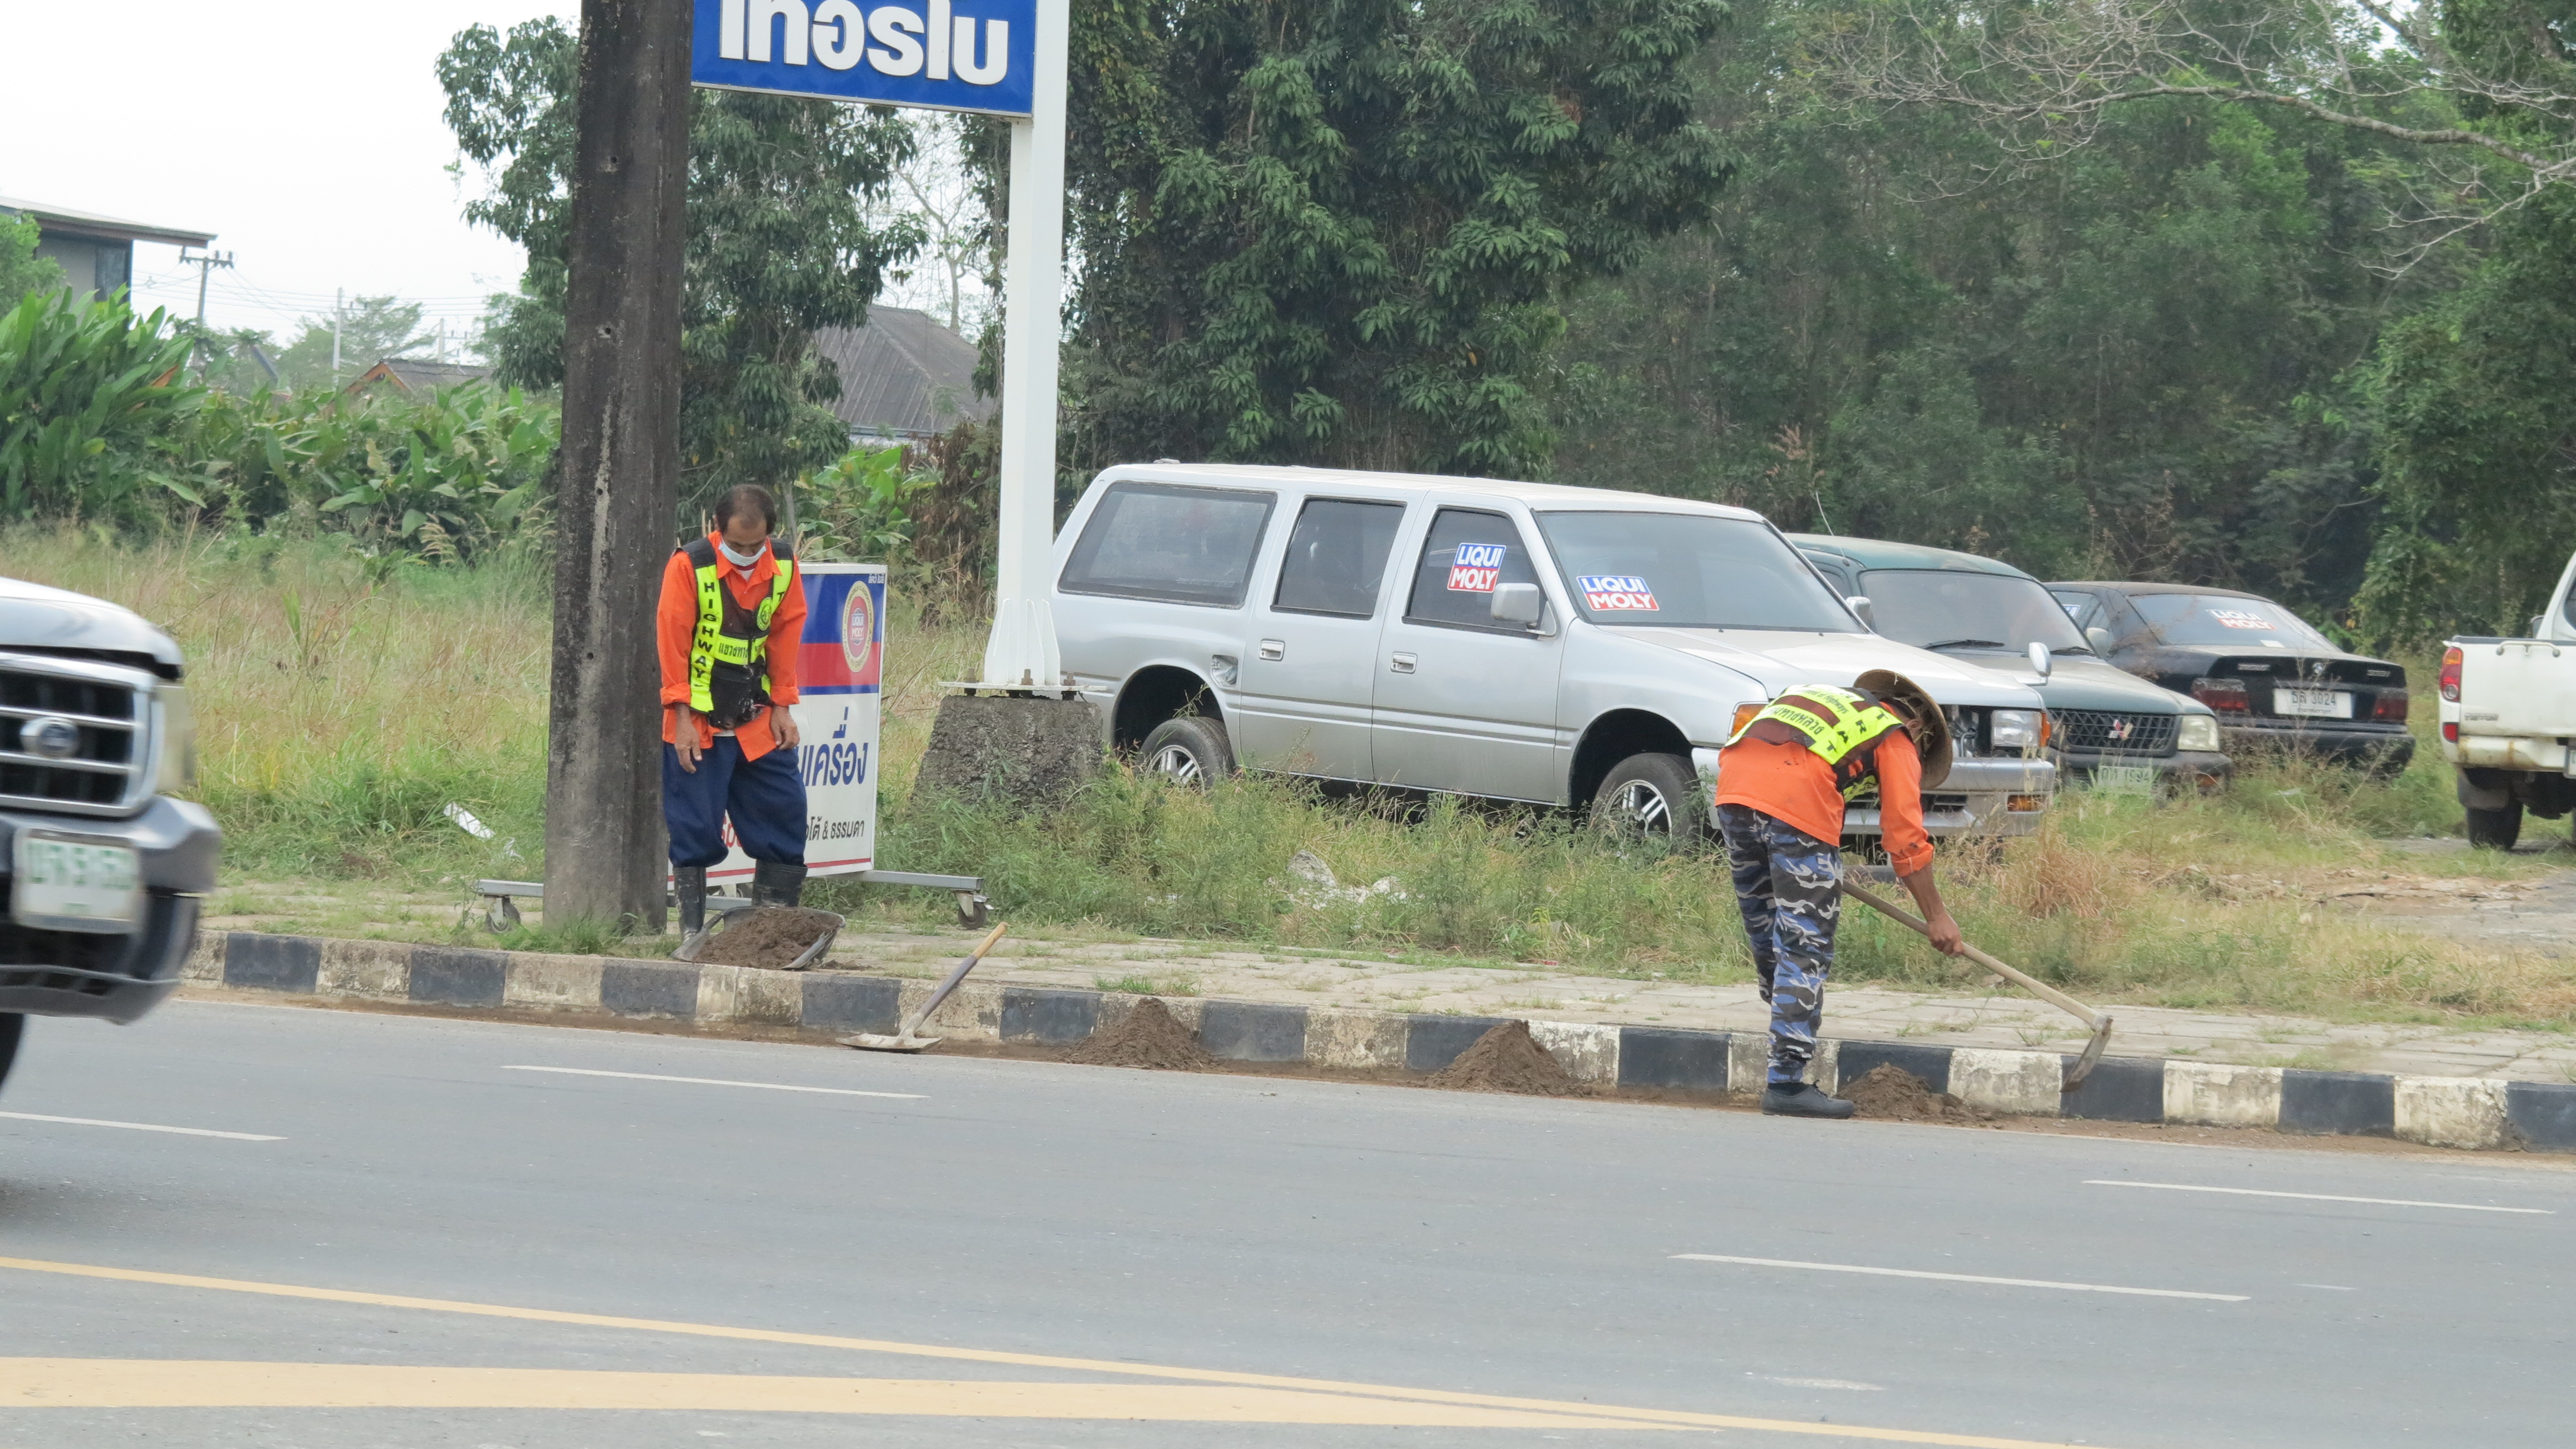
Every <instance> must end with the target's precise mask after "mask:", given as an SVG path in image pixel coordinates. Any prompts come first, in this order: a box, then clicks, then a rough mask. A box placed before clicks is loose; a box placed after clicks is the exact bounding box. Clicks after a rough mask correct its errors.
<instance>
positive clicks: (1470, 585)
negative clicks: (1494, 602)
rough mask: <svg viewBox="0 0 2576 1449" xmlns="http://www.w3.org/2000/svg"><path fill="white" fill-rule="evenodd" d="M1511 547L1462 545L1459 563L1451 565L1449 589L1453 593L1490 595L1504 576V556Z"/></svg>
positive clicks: (1459, 548)
mask: <svg viewBox="0 0 2576 1449" xmlns="http://www.w3.org/2000/svg"><path fill="white" fill-rule="evenodd" d="M1510 551H1511V550H1510V547H1509V546H1508V545H1505V544H1499V543H1462V544H1460V545H1458V558H1457V561H1456V562H1454V563H1452V564H1450V565H1449V588H1450V591H1451V592H1453V593H1460V594H1490V593H1492V592H1493V591H1494V583H1495V581H1496V580H1498V579H1500V578H1501V577H1502V576H1503V555H1504V554H1506V553H1508V552H1510Z"/></svg>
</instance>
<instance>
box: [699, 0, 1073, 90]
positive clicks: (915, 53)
mask: <svg viewBox="0 0 2576 1449" xmlns="http://www.w3.org/2000/svg"><path fill="white" fill-rule="evenodd" d="M695 3H696V6H697V13H696V18H695V25H696V31H695V38H694V40H693V42H692V46H691V51H690V59H689V79H690V81H691V82H692V83H694V84H697V85H702V86H714V87H717V88H719V89H723V90H737V91H769V92H773V93H775V94H778V95H789V96H821V97H825V98H828V99H831V100H840V101H876V102H882V103H884V104H886V105H894V106H925V107H929V108H931V109H934V110H943V111H977V112H984V113H988V114H992V115H1003V116H1025V115H1027V114H1029V107H1030V95H1031V92H1032V89H1033V81H1034V78H1035V73H1036V70H1037V33H1038V23H1037V3H1036V0H906V3H900V4H873V5H871V4H862V3H860V0H695Z"/></svg>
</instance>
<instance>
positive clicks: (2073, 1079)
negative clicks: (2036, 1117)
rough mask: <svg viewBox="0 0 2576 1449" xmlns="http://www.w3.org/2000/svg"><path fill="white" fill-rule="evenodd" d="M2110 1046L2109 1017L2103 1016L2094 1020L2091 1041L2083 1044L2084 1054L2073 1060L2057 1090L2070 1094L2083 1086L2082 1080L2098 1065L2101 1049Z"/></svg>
mask: <svg viewBox="0 0 2576 1449" xmlns="http://www.w3.org/2000/svg"><path fill="white" fill-rule="evenodd" d="M2110 1044H2111V1018H2110V1016H2109V1015H2108V1014H2105V1015H2102V1016H2099V1017H2096V1018H2094V1022H2093V1039H2092V1040H2091V1041H2088V1042H2086V1043H2085V1044H2084V1054H2083V1055H2082V1056H2079V1057H2077V1058H2076V1059H2075V1065H2073V1066H2071V1067H2068V1068H2067V1069H2066V1080H2065V1081H2064V1082H2062V1083H2060V1084H2059V1086H2058V1088H2057V1090H2058V1091H2060V1092H2072V1091H2074V1090H2075V1089H2076V1088H2078V1087H2080V1086H2083V1085H2084V1079H2085V1078H2086V1077H2089V1076H2091V1075H2093V1068H2094V1067H2095V1066H2097V1065H2099V1064H2100V1062H2101V1060H2102V1050H2103V1048H2105V1047H2107V1046H2109V1045H2110Z"/></svg>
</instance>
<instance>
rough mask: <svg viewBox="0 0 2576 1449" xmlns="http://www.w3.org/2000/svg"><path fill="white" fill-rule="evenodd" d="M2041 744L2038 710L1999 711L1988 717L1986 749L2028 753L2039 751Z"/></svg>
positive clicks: (1998, 751) (1999, 751)
mask: <svg viewBox="0 0 2576 1449" xmlns="http://www.w3.org/2000/svg"><path fill="white" fill-rule="evenodd" d="M2040 742H2041V741H2040V734H2039V711H2038V710H2035V709H1999V710H1996V711H1995V712H1994V713H1993V714H1991V715H1989V716H1987V717H1986V748H1987V749H1989V750H1992V751H1995V752H1997V753H2002V752H2004V751H2008V750H2019V751H2021V752H2023V753H2028V752H2029V751H2032V750H2035V749H2038V748H2039V746H2040Z"/></svg>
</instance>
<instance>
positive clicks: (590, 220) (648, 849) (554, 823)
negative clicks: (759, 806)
mask: <svg viewBox="0 0 2576 1449" xmlns="http://www.w3.org/2000/svg"><path fill="white" fill-rule="evenodd" d="M576 85H577V87H578V94H577V97H576V100H575V107H574V131H575V136H574V143H573V148H574V169H573V177H572V218H571V231H570V236H569V244H568V247H567V251H568V256H567V261H568V263H569V276H568V279H567V286H566V289H565V295H564V393H563V447H562V449H561V451H560V452H559V453H558V454H557V455H556V466H557V468H558V470H559V471H558V474H557V482H556V488H555V496H556V500H557V501H556V506H557V510H558V515H559V516H558V521H557V528H556V533H555V537H556V547H555V598H554V610H555V617H554V675H553V681H552V693H551V698H550V699H549V701H548V710H547V720H548V726H549V730H550V734H549V738H548V741H547V745H546V915H547V919H548V920H550V921H562V920H566V919H571V918H575V917H589V918H593V919H599V920H610V921H614V920H618V919H620V918H625V919H627V920H629V921H631V922H632V923H634V924H637V925H642V926H646V927H650V928H653V929H659V927H660V926H661V923H662V883H663V876H664V864H665V862H664V860H663V839H662V769H661V738H662V729H661V707H660V705H659V703H658V701H659V699H660V697H661V672H660V666H659V664H658V662H657V659H656V656H655V652H654V627H653V608H654V604H655V602H656V600H657V599H658V597H659V589H660V584H661V573H662V565H663V563H664V561H665V560H666V559H668V558H669V556H670V553H671V548H672V532H671V515H672V511H673V510H674V508H676V507H677V505H678V495H679V487H678V478H679V467H680V433H679V416H680V267H681V262H682V258H683V252H684V243H685V240H686V226H687V216H686V212H685V209H684V206H683V200H684V196H685V193H686V188H687V184H688V152H689V7H688V5H687V4H685V3H683V0H582V7H581V51H580V58H579V61H578V79H577V81H576Z"/></svg>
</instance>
